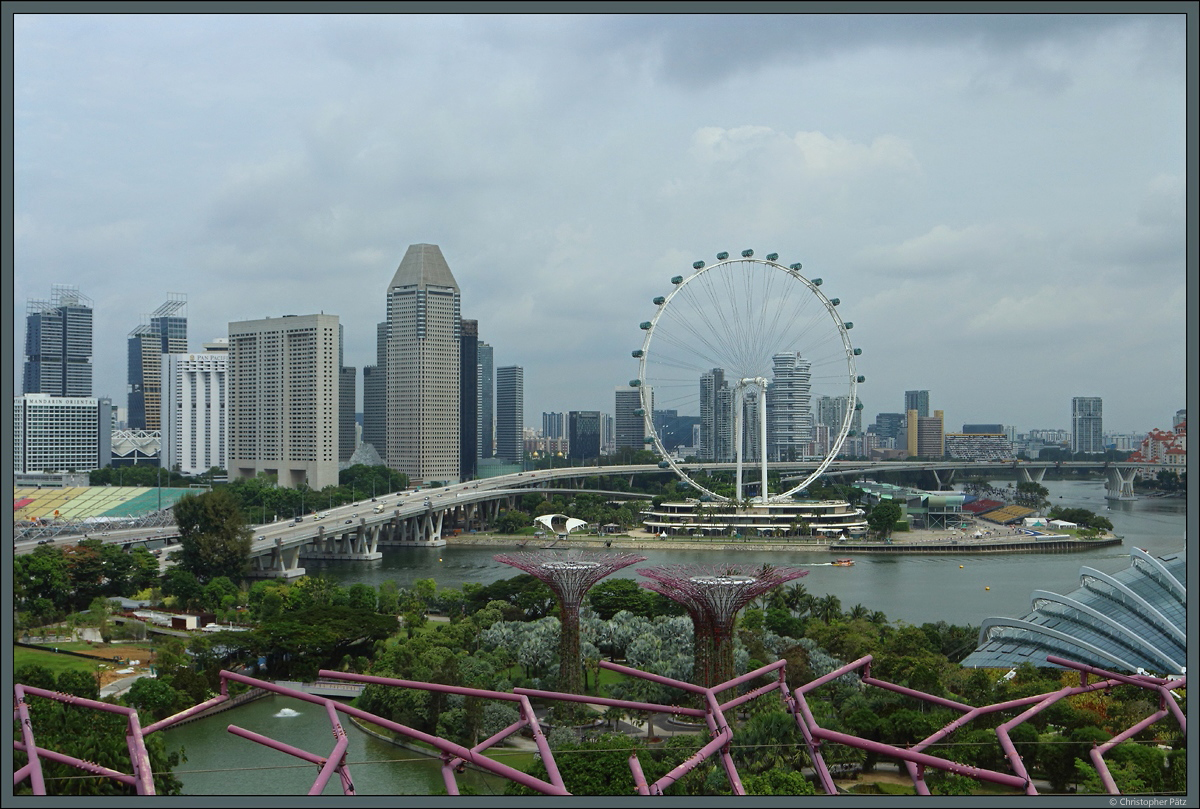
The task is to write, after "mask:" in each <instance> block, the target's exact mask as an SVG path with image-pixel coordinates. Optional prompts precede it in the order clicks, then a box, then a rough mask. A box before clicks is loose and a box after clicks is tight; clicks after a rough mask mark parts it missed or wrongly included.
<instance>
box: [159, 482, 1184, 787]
mask: <svg viewBox="0 0 1200 809" xmlns="http://www.w3.org/2000/svg"><path fill="white" fill-rule="evenodd" d="M1044 485H1045V486H1046V488H1047V489H1048V490H1049V491H1050V495H1049V496H1050V500H1051V502H1052V503H1053V504H1056V505H1062V506H1064V507H1078V508H1086V509H1089V510H1091V511H1095V512H1097V513H1099V514H1102V515H1104V516H1106V517H1108V518H1109V519H1110V520H1111V521H1112V523H1113V526H1114V530H1115V533H1117V534H1118V535H1121V536H1123V537H1124V542H1123V544H1122V546H1121V547H1116V546H1113V547H1109V548H1097V549H1096V550H1093V551H1084V552H1080V553H1067V554H966V553H964V554H958V555H924V554H920V555H904V556H871V555H867V554H862V555H858V556H857V557H856V558H855V565H854V566H853V567H849V568H840V567H833V566H831V565H830V564H829V562H830V561H832V557H833V556H834V554H831V553H827V552H824V551H822V552H803V553H801V552H780V553H761V552H759V553H738V552H717V551H707V552H706V551H669V552H668V551H648V552H645V553H644V555H645V556H647V557H648V558H647V561H646V562H645V563H643V565H638V566H635V567H634V568H626V569H625V570H623V571H620V572H618V573H617V574H614V575H619V576H625V577H628V578H634V577H636V572H635V568H636V567H641V566H646V565H657V564H689V565H690V564H705V565H709V564H725V563H729V562H737V563H740V564H744V565H748V566H757V565H760V564H762V563H764V562H770V563H771V564H773V565H794V566H798V567H802V568H805V569H807V570H809V575H808V576H807V577H805V578H804V579H802V580H801V581H802V582H803V583H804V584H805V586H806V587H807V588H808V589H809V591H810V592H813V593H815V594H817V595H820V596H823V595H825V594H826V593H832V594H834V595H836V596H837V597H838V599H839V600H840V601H841V603H842V607H843V609H849V608H850V607H852V606H854V605H855V604H858V603H861V604H863V605H864V606H866V607H868V608H870V609H872V610H882V611H883V612H884V613H885V614H886V615H887V616H888V618H889V619H891V620H893V621H896V620H901V621H904V622H906V623H910V624H920V623H924V622H926V621H947V622H949V623H952V624H972V625H978V624H979V623H980V622H981V621H983V619H985V618H988V617H990V616H999V615H1007V616H1023V615H1025V614H1026V613H1027V612H1028V611H1029V600H1030V595H1031V593H1032V592H1033V591H1034V590H1035V589H1045V590H1051V591H1055V592H1059V593H1067V592H1070V591H1071V590H1073V589H1075V588H1076V587H1078V586H1079V569H1080V567H1083V566H1088V567H1093V568H1096V569H1098V570H1100V571H1103V572H1106V573H1111V572H1114V571H1116V570H1120V569H1122V568H1124V567H1126V566H1127V565H1128V559H1129V549H1130V548H1132V547H1141V548H1146V549H1147V550H1149V551H1150V552H1151V553H1153V554H1167V553H1173V552H1177V551H1180V550H1182V549H1183V547H1184V538H1185V535H1186V519H1187V503H1186V500H1184V499H1182V498H1179V499H1175V498H1143V499H1140V500H1137V501H1132V502H1118V501H1108V500H1106V499H1105V497H1104V484H1103V483H1102V482H1099V481H1067V482H1059V481H1046V482H1045V483H1044ZM506 550H511V546H500V545H496V546H490V547H479V546H473V547H454V546H453V545H450V546H448V547H445V548H430V549H413V548H404V549H386V550H385V551H384V558H383V559H382V560H379V561H378V562H372V563H359V562H349V563H339V562H320V563H317V564H308V565H306V567H307V568H308V570H309V572H311V573H320V574H323V575H326V576H330V577H331V578H334V579H336V580H337V581H339V582H340V583H342V584H343V585H350V584H353V583H354V582H359V581H361V582H365V583H368V584H372V585H378V584H379V583H380V582H382V581H384V580H386V579H394V580H395V581H396V582H397V584H399V585H400V586H401V587H411V586H412V584H413V583H414V582H415V581H416V580H417V579H425V578H432V579H434V580H436V581H437V582H438V585H439V586H442V587H461V586H462V585H463V583H465V582H479V583H481V584H487V583H490V582H493V581H496V580H498V579H502V578H509V577H511V576H515V575H517V574H518V573H519V571H517V570H516V569H514V568H511V567H509V566H507V565H502V564H500V563H498V562H496V561H494V560H493V559H492V557H493V556H494V555H495V554H497V553H501V552H504V551H506ZM959 565H962V567H961V568H960V567H959ZM985 588H990V589H985ZM230 724H235V725H239V726H241V727H244V728H246V729H248V730H252V731H255V732H257V733H261V734H263V735H266V736H270V737H271V738H274V739H278V740H280V741H283V742H286V743H288V744H292V745H295V746H297V747H300V748H302V749H304V750H307V751H309V752H312V753H318V754H324V753H327V752H328V751H330V750H331V749H332V748H333V744H334V738H333V734H332V732H331V730H330V725H329V720H328V718H327V717H326V714H325V711H324V710H322V709H321V708H320V707H319V706H316V705H312V704H309V703H304V702H300V701H297V700H292V699H288V698H286V697H281V696H271V697H267V698H265V699H262V700H258V701H256V702H252V703H249V704H247V705H244V706H241V707H239V708H235V709H234V710H231V711H228V712H225V713H222V714H218V715H216V716H212V717H209V718H207V719H203V720H199V721H197V722H193V723H191V724H188V725H185V726H183V727H180V728H176V729H174V730H169V731H165V732H164V733H165V736H166V741H167V742H168V745H169V746H171V747H172V748H178V747H179V746H180V745H182V746H183V747H184V748H185V751H186V754H187V759H188V760H187V762H186V763H183V764H181V765H180V766H179V767H177V768H176V772H177V774H178V775H179V777H180V779H181V780H182V781H183V785H184V793H185V794H188V795H301V794H304V793H305V792H306V791H307V790H308V788H309V787H310V786H311V785H312V782H313V779H314V778H315V777H316V774H317V771H316V768H315V767H314V766H313V765H310V764H305V763H303V762H300V761H299V760H297V759H293V758H291V757H290V756H286V755H284V754H282V753H276V752H274V751H271V750H269V749H267V748H265V747H262V746H259V745H256V744H254V743H252V742H249V741H246V740H244V739H241V738H239V737H236V736H233V735H232V734H230V733H229V732H228V731H227V730H226V728H227V726H228V725H230ZM345 727H346V731H347V734H348V735H349V737H350V748H349V751H348V753H347V761H348V762H350V764H351V774H352V776H353V779H354V785H355V788H356V789H357V791H358V793H359V794H360V795H403V794H409V795H412V794H426V795H428V794H439V793H441V792H443V790H444V787H443V783H442V779H441V775H440V769H439V766H440V762H439V761H438V760H436V759H426V758H423V757H421V756H419V755H417V754H415V753H412V752H410V751H407V750H405V749H403V748H399V747H396V746H393V745H391V744H388V743H387V742H383V741H381V740H378V739H376V738H374V737H372V736H369V735H368V734H366V733H363V732H362V731H360V730H359V729H357V728H356V727H354V726H352V725H350V724H349V723H346V725H345ZM459 784H460V785H467V784H469V785H470V786H471V788H473V789H474V790H476V791H477V792H478V794H481V795H490V794H500V793H501V792H502V791H503V783H501V781H500V780H499V779H496V778H493V777H489V776H483V775H481V774H478V773H471V772H468V773H466V774H464V775H462V776H460V777H459ZM340 789H341V787H340V783H339V782H338V780H337V779H336V778H334V779H333V780H332V781H331V782H330V783H329V785H328V786H327V787H326V789H325V793H324V794H325V795H338V794H340Z"/></svg>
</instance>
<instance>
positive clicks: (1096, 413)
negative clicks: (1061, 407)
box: [1071, 396, 1104, 453]
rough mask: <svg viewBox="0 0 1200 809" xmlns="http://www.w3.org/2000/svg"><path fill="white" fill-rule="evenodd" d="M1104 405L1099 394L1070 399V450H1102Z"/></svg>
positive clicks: (1090, 451) (1098, 451) (1092, 451)
mask: <svg viewBox="0 0 1200 809" xmlns="http://www.w3.org/2000/svg"><path fill="white" fill-rule="evenodd" d="M1103 415H1104V407H1103V403H1102V402H1101V400H1100V397H1099V396H1076V397H1075V398H1073V399H1071V452H1072V453H1076V452H1089V453H1103V452H1104V424H1103V421H1104V420H1103Z"/></svg>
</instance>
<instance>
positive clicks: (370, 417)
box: [362, 320, 388, 463]
mask: <svg viewBox="0 0 1200 809" xmlns="http://www.w3.org/2000/svg"><path fill="white" fill-rule="evenodd" d="M387 335H388V324H387V321H386V320H385V321H383V322H382V323H377V324H376V325H375V364H374V365H367V366H364V367H363V436H362V440H363V443H364V444H370V445H371V446H372V447H373V448H374V450H375V452H376V453H378V455H379V457H380V458H382V459H383V461H384V463H386V462H387Z"/></svg>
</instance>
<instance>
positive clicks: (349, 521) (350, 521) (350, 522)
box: [346, 520, 354, 525]
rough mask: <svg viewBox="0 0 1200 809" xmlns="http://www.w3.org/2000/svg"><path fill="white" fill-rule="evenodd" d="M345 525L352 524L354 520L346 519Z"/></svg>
mask: <svg viewBox="0 0 1200 809" xmlns="http://www.w3.org/2000/svg"><path fill="white" fill-rule="evenodd" d="M346 525H354V520H346Z"/></svg>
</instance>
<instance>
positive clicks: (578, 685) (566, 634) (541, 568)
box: [493, 550, 646, 694]
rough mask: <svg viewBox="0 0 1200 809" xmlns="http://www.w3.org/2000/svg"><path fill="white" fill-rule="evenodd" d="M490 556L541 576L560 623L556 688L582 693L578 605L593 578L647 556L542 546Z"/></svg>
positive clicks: (601, 577) (593, 580)
mask: <svg viewBox="0 0 1200 809" xmlns="http://www.w3.org/2000/svg"><path fill="white" fill-rule="evenodd" d="M493 558H494V559H495V560H496V561H497V562H501V563H503V564H506V565H512V566H513V567H515V568H517V569H518V570H523V571H525V572H526V573H528V574H529V575H531V576H533V577H535V578H537V579H540V580H541V581H542V582H544V583H545V584H546V586H547V587H549V588H550V590H551V592H553V593H554V595H555V597H556V598H557V599H558V611H559V623H560V625H561V629H560V632H559V641H558V666H559V688H560V689H561V690H562V691H566V692H569V693H572V694H582V693H583V661H582V659H581V655H580V651H579V605H580V604H581V603H583V597H584V595H585V594H586V593H587V591H588V590H590V589H591V588H592V585H594V584H595V583H596V582H598V581H600V580H601V579H603V578H604V577H605V576H607V575H609V574H611V573H613V572H615V571H617V570H620V569H621V568H623V567H628V566H629V565H633V564H637V563H638V562H644V561H646V557H644V556H638V555H637V554H634V553H599V552H592V551H576V550H571V551H548V550H544V551H527V552H518V553H501V554H497V555H496V556H494V557H493Z"/></svg>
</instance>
